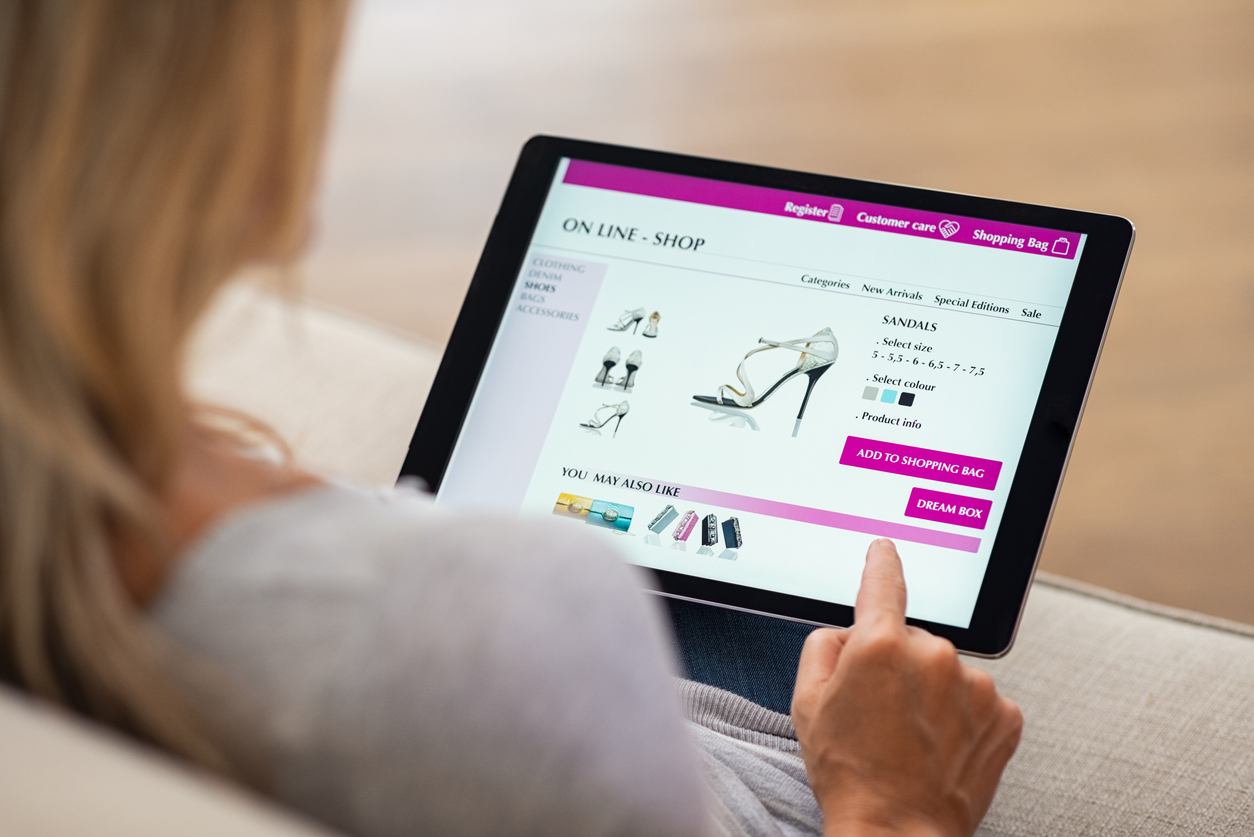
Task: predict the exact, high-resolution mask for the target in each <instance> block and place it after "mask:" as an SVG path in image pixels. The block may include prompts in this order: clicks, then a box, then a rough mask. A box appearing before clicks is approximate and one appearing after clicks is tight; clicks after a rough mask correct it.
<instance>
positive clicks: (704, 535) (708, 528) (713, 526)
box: [701, 514, 718, 546]
mask: <svg viewBox="0 0 1254 837" xmlns="http://www.w3.org/2000/svg"><path fill="white" fill-rule="evenodd" d="M716 543H718V516H717V515H713V514H707V515H706V516H705V520H703V521H702V522H701V545H702V546H714V544H716Z"/></svg>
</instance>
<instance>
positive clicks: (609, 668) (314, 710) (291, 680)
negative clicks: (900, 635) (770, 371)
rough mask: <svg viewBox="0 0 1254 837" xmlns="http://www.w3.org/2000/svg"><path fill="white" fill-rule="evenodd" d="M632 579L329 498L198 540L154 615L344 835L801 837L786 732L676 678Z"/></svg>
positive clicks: (283, 504) (468, 522) (423, 517)
mask: <svg viewBox="0 0 1254 837" xmlns="http://www.w3.org/2000/svg"><path fill="white" fill-rule="evenodd" d="M637 572H638V571H637V570H635V569H634V568H631V567H629V566H628V565H626V564H625V563H624V562H623V561H622V560H621V559H620V558H619V557H618V556H617V555H616V554H615V553H614V552H613V551H612V550H611V549H609V548H607V546H606V545H605V544H604V543H603V542H602V541H601V540H599V539H596V538H592V537H590V536H589V534H588V533H587V532H585V531H583V530H582V529H581V528H580V527H577V526H574V525H571V524H570V523H569V522H565V521H552V522H549V521H538V522H533V523H520V522H519V521H516V520H508V521H506V520H502V521H493V520H482V519H477V518H469V517H465V516H458V515H454V514H451V513H449V512H447V511H445V510H443V509H440V508H437V507H436V506H434V505H433V504H432V503H431V502H430V500H429V499H426V498H423V497H421V496H420V495H418V494H417V493H415V492H409V491H396V492H389V493H387V494H382V495H380V494H369V493H365V492H360V491H355V490H351V489H347V488H342V487H330V488H324V489H319V490H316V491H311V492H308V493H305V494H300V495H297V496H294V497H290V498H287V499H283V500H280V501H276V502H272V503H267V504H265V505H260V506H256V507H252V508H250V509H248V510H246V511H244V512H242V513H238V514H236V515H233V516H231V517H230V518H228V519H227V520H225V521H223V522H222V523H220V524H219V525H217V526H216V527H215V528H214V529H213V530H212V531H211V532H209V533H208V535H206V536H205V537H204V538H203V539H202V540H201V541H200V542H199V543H198V544H197V545H196V546H195V547H194V548H193V549H192V550H191V551H190V552H189V553H188V555H187V556H186V557H185V558H184V560H183V561H182V562H181V563H180V565H179V567H178V568H177V570H176V571H175V573H174V575H173V577H172V579H171V581H170V583H169V585H168V586H167V587H166V589H165V590H164V591H163V593H162V594H161V596H160V598H159V599H158V600H157V602H156V603H155V605H154V607H153V608H152V610H151V616H152V618H153V620H154V621H155V622H156V624H157V625H158V626H159V627H160V628H161V629H162V630H164V631H165V632H166V633H168V634H169V635H171V636H172V637H173V638H174V639H175V640H176V641H177V642H179V643H181V644H182V645H183V646H184V647H186V648H188V649H189V650H190V651H192V652H193V653H195V654H197V655H198V656H200V657H201V658H203V659H205V660H207V661H209V662H210V663H212V664H214V665H216V666H217V667H218V668H219V669H220V670H222V671H223V672H224V673H225V674H226V675H228V676H229V677H230V678H232V679H233V680H234V681H235V683H236V684H238V685H240V686H242V687H244V688H245V689H246V691H247V692H248V693H249V694H250V696H251V698H252V699H253V701H254V702H255V703H256V704H257V705H258V706H259V707H261V710H262V711H261V714H260V716H259V718H258V720H257V721H256V723H257V726H258V729H256V730H255V731H251V732H252V733H253V734H254V735H255V736H257V737H258V738H259V739H260V741H261V742H263V743H264V745H265V746H266V748H267V749H268V750H269V751H270V753H271V755H272V757H273V759H274V764H275V770H276V775H275V779H276V788H275V792H276V794H277V796H278V797H279V798H280V800H281V801H283V802H286V803H287V804H289V805H291V806H293V807H295V808H297V809H300V810H302V811H305V812H306V813H308V814H310V815H311V816H313V817H315V818H317V819H320V820H322V821H324V822H326V823H328V824H330V825H332V826H334V827H337V828H339V829H342V830H343V831H345V832H347V833H350V834H354V835H359V837H391V836H392V835H410V834H441V835H462V834H465V835H488V834H492V835H514V834H520V835H521V834H536V835H542V834H543V835H554V834H563V835H702V834H711V833H720V832H722V833H731V834H754V835H758V834H761V835H780V834H815V833H818V832H820V831H821V827H822V820H821V817H820V816H819V813H818V809H817V806H816V805H815V802H814V798H813V796H812V794H811V793H810V791H809V788H808V786H807V784H806V778H805V769H804V766H803V765H802V763H801V759H800V756H799V754H798V751H797V745H796V740H795V734H794V733H793V730H792V726H791V723H790V722H789V720H788V718H787V717H786V716H783V715H778V714H776V713H774V712H770V711H768V710H766V709H763V708H762V707H758V706H755V705H754V704H751V703H749V702H748V701H744V700H742V699H740V698H738V697H736V696H734V695H730V694H728V693H726V692H721V691H719V690H717V689H712V688H710V687H707V686H701V685H698V684H693V683H687V682H683V681H676V680H675V679H674V671H675V654H674V649H673V647H672V640H671V638H670V635H669V633H668V631H667V629H666V626H665V623H664V621H663V618H662V616H661V611H660V609H659V606H658V603H657V602H656V601H654V600H653V599H652V597H650V596H648V595H647V594H645V593H643V592H642V591H641V590H640V588H639V586H638V583H637V580H636V573H637ZM677 682H678V686H677V685H676V684H677ZM685 716H686V718H685Z"/></svg>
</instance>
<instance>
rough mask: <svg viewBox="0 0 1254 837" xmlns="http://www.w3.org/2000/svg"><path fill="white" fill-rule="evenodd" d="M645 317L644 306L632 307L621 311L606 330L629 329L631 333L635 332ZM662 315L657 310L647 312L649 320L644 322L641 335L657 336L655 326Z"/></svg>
mask: <svg viewBox="0 0 1254 837" xmlns="http://www.w3.org/2000/svg"><path fill="white" fill-rule="evenodd" d="M644 317H645V309H644V308H632V309H629V310H627V311H624V312H623V313H622V316H620V317H619V318H618V320H617V322H615V323H614V324H613V325H611V326H609V327H608V328H607V329H606V331H626V330H627V329H631V333H632V334H635V333H636V331H637V329H639V328H640V322H641V321H642V320H643V319H644ZM661 320H662V315H661V314H659V313H658V312H657V311H654V312H653V313H652V314H649V322H648V323H646V324H645V327H644V331H643V332H642V333H641V335H640V336H641V337H657V326H658V323H659V322H661Z"/></svg>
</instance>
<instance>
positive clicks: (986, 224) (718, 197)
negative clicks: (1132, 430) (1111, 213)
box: [562, 160, 1080, 259]
mask: <svg viewBox="0 0 1254 837" xmlns="http://www.w3.org/2000/svg"><path fill="white" fill-rule="evenodd" d="M562 182H563V183H569V184H571V185H572V186H591V187H592V188H594V189H608V190H610V191H613V192H627V193H629V194H633V195H646V196H648V197H652V198H666V199H668V200H673V201H685V202H687V203H700V204H705V205H707V206H721V207H724V208H726V209H741V210H744V211H746V212H761V213H763V214H764V215H791V216H793V217H794V218H800V219H802V220H805V221H818V222H820V223H824V224H838V225H840V226H842V227H856V228H858V229H864V230H878V231H879V232H890V233H897V234H899V235H912V236H916V237H918V238H932V239H936V240H937V241H954V242H958V243H960V244H974V245H976V246H977V247H992V248H995V249H997V250H1014V251H1018V252H1023V253H1035V254H1037V255H1041V256H1050V257H1051V258H1055V259H1073V258H1075V254H1076V251H1077V250H1078V249H1079V247H1080V234H1079V233H1073V232H1060V231H1058V230H1046V229H1041V228H1039V227H1025V226H1021V225H1019V224H1005V223H1002V222H1000V221H984V220H981V219H978V218H967V217H966V216H963V215H941V214H939V213H936V212H924V211H923V210H920V209H903V208H901V207H896V206H885V205H883V204H878V203H863V202H862V201H851V200H845V199H843V198H831V197H822V196H820V195H807V194H804V193H801V192H786V191H783V190H781V189H768V188H766V187H764V186H746V185H744V184H743V183H728V182H726V181H723V180H707V179H706V178H703V177H689V176H687V175H683V174H667V173H665V172H658V171H649V170H647V169H633V168H627V167H625V166H612V165H609V164H607V163H591V162H588V161H587V160H571V161H570V164H569V165H568V166H567V168H566V177H565V178H564V179H563V180H562Z"/></svg>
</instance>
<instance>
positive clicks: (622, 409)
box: [579, 401, 631, 436]
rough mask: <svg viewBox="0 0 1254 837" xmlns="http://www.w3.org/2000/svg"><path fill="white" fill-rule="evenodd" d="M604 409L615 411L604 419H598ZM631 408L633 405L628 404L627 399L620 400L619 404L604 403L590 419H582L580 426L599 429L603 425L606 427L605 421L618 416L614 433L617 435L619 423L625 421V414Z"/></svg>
mask: <svg viewBox="0 0 1254 837" xmlns="http://www.w3.org/2000/svg"><path fill="white" fill-rule="evenodd" d="M602 410H613V411H614V412H612V413H610V414H609V415H607V416H606V417H605V418H603V419H598V416H600V414H601V411H602ZM630 410H631V405H630V404H628V403H627V402H626V401H620V402H619V403H617V404H602V405H601V406H600V407H597V410H596V412H595V413H593V414H592V418H590V419H588V420H587V421H581V422H580V423H579V426H580V427H587V428H590V429H592V430H599V429H601V428H602V427H604V426H605V423H606V422H608V421H609V420H610V419H612V418H615V417H617V418H618V423H617V424H615V425H614V435H615V436H617V435H618V425H619V424H622V423H623V416H625V415H627V413H628V412H629V411H630Z"/></svg>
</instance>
